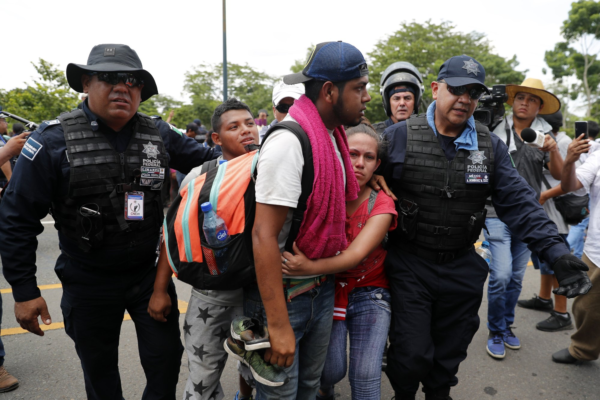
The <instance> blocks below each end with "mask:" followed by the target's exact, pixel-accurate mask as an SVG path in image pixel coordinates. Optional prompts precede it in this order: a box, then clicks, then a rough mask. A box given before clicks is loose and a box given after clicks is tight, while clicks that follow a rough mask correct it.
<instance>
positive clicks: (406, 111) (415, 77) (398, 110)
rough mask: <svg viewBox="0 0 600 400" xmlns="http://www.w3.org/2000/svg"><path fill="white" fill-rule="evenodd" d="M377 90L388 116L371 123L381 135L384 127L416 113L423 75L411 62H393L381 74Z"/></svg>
mask: <svg viewBox="0 0 600 400" xmlns="http://www.w3.org/2000/svg"><path fill="white" fill-rule="evenodd" d="M379 92H380V94H381V100H382V102H383V109H384V110H385V113H386V114H387V116H388V117H389V118H388V119H387V120H385V121H382V122H378V123H376V124H374V125H373V128H375V130H376V131H377V133H379V134H380V135H381V134H382V133H383V131H384V130H385V128H387V127H389V126H392V125H394V124H397V123H398V122H400V121H404V120H405V119H408V118H409V117H410V116H411V115H412V114H413V113H418V110H419V101H420V100H421V98H422V97H423V77H422V76H421V73H420V72H419V70H417V68H416V67H415V66H414V65H412V64H411V63H409V62H406V61H400V62H395V63H393V64H392V65H390V66H389V67H387V68H386V69H385V71H383V74H381V80H380V82H379Z"/></svg>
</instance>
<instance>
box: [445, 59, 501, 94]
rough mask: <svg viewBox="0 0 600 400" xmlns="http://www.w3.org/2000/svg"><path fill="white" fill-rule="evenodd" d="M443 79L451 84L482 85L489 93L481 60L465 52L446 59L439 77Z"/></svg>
mask: <svg viewBox="0 0 600 400" xmlns="http://www.w3.org/2000/svg"><path fill="white" fill-rule="evenodd" d="M442 79H443V80H445V81H446V83H448V85H450V86H462V85H471V84H477V85H481V86H483V87H484V88H485V90H486V91H487V92H488V93H489V90H488V89H487V86H485V68H483V65H481V63H479V61H477V60H475V59H474V58H472V57H469V56H467V55H464V54H463V55H462V56H454V57H452V58H449V59H447V60H446V61H444V63H443V64H442V66H441V67H440V71H439V73H438V77H437V80H438V81H440V80H442Z"/></svg>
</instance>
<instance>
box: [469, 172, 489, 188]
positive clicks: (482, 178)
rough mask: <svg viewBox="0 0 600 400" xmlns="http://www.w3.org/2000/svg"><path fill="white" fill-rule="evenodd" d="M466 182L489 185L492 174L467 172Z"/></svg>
mask: <svg viewBox="0 0 600 400" xmlns="http://www.w3.org/2000/svg"><path fill="white" fill-rule="evenodd" d="M465 183H474V184H479V185H487V184H488V183H490V174H488V173H471V172H467V173H465Z"/></svg>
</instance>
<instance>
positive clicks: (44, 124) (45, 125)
mask: <svg viewBox="0 0 600 400" xmlns="http://www.w3.org/2000/svg"><path fill="white" fill-rule="evenodd" d="M58 124H60V121H59V120H57V119H53V120H50V121H44V122H42V123H41V124H40V126H39V127H38V129H37V131H38V132H40V133H41V132H43V131H44V129H46V128H48V127H50V126H53V125H58Z"/></svg>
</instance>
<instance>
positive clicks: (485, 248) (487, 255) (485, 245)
mask: <svg viewBox="0 0 600 400" xmlns="http://www.w3.org/2000/svg"><path fill="white" fill-rule="evenodd" d="M476 251H477V254H479V255H480V256H481V258H483V259H484V260H485V262H487V263H488V265H489V264H490V263H491V262H492V251H491V250H490V243H489V242H488V241H487V240H484V241H483V242H481V246H479V247H478V248H477V250H476Z"/></svg>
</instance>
